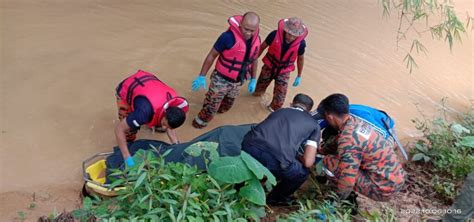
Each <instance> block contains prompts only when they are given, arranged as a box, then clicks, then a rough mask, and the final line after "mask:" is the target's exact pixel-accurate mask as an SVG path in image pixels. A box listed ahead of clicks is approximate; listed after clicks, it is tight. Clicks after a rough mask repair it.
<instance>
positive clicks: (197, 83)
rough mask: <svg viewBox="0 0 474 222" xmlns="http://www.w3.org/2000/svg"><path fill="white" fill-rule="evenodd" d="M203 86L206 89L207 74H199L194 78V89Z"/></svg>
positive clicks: (192, 86) (192, 87)
mask: <svg viewBox="0 0 474 222" xmlns="http://www.w3.org/2000/svg"><path fill="white" fill-rule="evenodd" d="M201 87H202V88H203V89H206V77H205V76H202V75H198V77H196V78H195V79H194V80H193V83H192V85H191V89H192V90H193V91H197V90H199V88H201Z"/></svg>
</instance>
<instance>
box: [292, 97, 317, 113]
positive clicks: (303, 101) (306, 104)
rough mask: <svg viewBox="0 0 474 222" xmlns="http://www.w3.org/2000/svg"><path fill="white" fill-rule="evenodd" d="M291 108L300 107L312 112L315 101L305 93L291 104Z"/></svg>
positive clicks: (295, 98)
mask: <svg viewBox="0 0 474 222" xmlns="http://www.w3.org/2000/svg"><path fill="white" fill-rule="evenodd" d="M291 106H293V107H300V108H302V109H304V110H305V111H310V110H311V109H312V108H313V99H311V97H309V96H308V95H305V94H303V93H298V94H297V95H296V96H295V97H294V98H293V102H291Z"/></svg>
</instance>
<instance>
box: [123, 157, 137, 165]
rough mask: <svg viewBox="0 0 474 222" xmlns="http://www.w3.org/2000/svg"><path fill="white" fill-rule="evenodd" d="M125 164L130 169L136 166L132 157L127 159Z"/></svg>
mask: <svg viewBox="0 0 474 222" xmlns="http://www.w3.org/2000/svg"><path fill="white" fill-rule="evenodd" d="M125 164H127V166H128V167H132V166H135V162H133V158H132V157H131V156H129V157H127V159H126V160H125Z"/></svg>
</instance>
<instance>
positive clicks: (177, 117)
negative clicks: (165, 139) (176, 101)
mask: <svg viewBox="0 0 474 222" xmlns="http://www.w3.org/2000/svg"><path fill="white" fill-rule="evenodd" d="M185 120H186V113H185V112H184V111H183V110H182V109H180V108H178V107H169V108H168V109H166V111H165V117H164V118H163V120H162V121H161V126H163V128H165V129H166V128H169V129H176V128H178V127H180V126H181V125H183V123H184V121H185Z"/></svg>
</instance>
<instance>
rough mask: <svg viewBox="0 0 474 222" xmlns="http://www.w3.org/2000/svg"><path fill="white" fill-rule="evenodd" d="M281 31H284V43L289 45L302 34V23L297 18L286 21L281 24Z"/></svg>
mask: <svg viewBox="0 0 474 222" xmlns="http://www.w3.org/2000/svg"><path fill="white" fill-rule="evenodd" d="M283 30H284V31H285V41H286V42H287V43H291V42H293V41H295V39H296V38H298V36H300V35H303V34H304V24H303V21H302V20H301V19H300V18H297V17H292V18H289V19H286V20H285V23H284V24H283Z"/></svg>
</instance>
